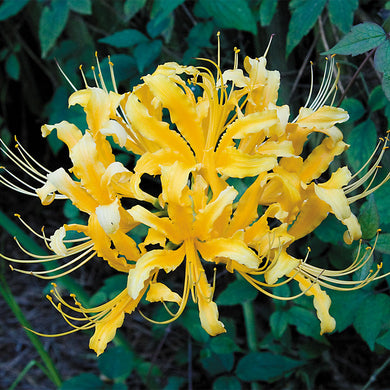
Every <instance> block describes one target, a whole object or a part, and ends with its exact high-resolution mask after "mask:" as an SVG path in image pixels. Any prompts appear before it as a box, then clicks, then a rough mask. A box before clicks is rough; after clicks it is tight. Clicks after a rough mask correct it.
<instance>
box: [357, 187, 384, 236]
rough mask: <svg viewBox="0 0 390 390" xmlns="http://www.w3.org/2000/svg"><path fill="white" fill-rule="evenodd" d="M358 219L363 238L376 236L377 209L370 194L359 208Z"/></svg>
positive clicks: (377, 223) (377, 225)
mask: <svg viewBox="0 0 390 390" xmlns="http://www.w3.org/2000/svg"><path fill="white" fill-rule="evenodd" d="M358 220H359V223H360V227H361V229H362V238H363V239H364V240H370V239H371V238H373V237H375V236H376V232H377V230H378V228H379V214H378V209H377V208H376V203H375V199H374V197H373V196H372V195H371V196H369V197H368V201H367V202H365V203H364V204H363V205H362V207H361V208H360V215H359V218H358Z"/></svg>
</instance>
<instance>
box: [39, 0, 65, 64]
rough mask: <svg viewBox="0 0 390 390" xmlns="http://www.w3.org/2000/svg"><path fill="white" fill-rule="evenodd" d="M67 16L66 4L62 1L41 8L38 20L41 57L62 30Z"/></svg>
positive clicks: (53, 1)
mask: <svg viewBox="0 0 390 390" xmlns="http://www.w3.org/2000/svg"><path fill="white" fill-rule="evenodd" d="M68 15H69V8H68V3H67V2H66V1H64V0H52V1H51V2H50V3H49V5H48V6H45V7H44V8H43V11H42V14H41V17H40V19H39V41H40V43H41V51H42V57H46V55H47V53H48V51H49V50H50V49H51V48H52V47H53V46H54V44H55V42H56V40H57V38H58V37H59V36H60V34H61V33H62V31H63V30H64V28H65V26H66V22H67V20H68Z"/></svg>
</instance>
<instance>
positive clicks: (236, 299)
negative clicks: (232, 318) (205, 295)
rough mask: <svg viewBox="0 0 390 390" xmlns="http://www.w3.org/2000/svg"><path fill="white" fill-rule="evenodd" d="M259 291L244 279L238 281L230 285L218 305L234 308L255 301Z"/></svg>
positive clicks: (220, 297) (222, 294)
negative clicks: (233, 306)
mask: <svg viewBox="0 0 390 390" xmlns="http://www.w3.org/2000/svg"><path fill="white" fill-rule="evenodd" d="M257 293H258V291H257V290H256V289H255V288H254V287H253V286H251V285H250V284H249V283H248V282H246V281H245V280H243V279H236V280H235V281H233V282H231V283H229V285H228V286H227V287H226V288H225V290H223V291H222V292H221V293H220V294H219V296H218V299H217V304H218V305H225V306H232V305H238V304H241V303H243V302H245V301H253V300H254V299H255V298H256V296H257Z"/></svg>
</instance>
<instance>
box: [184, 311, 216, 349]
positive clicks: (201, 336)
mask: <svg viewBox="0 0 390 390" xmlns="http://www.w3.org/2000/svg"><path fill="white" fill-rule="evenodd" d="M178 321H179V322H180V323H181V324H182V325H183V327H184V328H185V329H187V330H188V332H189V333H190V334H191V336H192V337H193V339H194V340H196V341H199V342H200V343H205V342H207V341H208V340H209V339H210V335H209V334H208V333H207V332H206V331H205V330H204V329H203V328H202V326H201V324H200V320H199V310H198V309H197V308H196V307H195V305H193V304H190V306H188V305H187V308H186V310H185V311H184V313H183V314H182V315H181V316H180V318H179V319H178Z"/></svg>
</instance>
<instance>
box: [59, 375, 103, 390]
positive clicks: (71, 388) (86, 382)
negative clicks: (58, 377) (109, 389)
mask: <svg viewBox="0 0 390 390" xmlns="http://www.w3.org/2000/svg"><path fill="white" fill-rule="evenodd" d="M75 389H77V390H104V389H105V384H104V383H103V382H102V380H101V379H100V378H98V377H97V376H96V375H94V374H81V375H78V376H75V377H73V378H71V379H69V380H67V381H65V382H64V383H63V384H62V385H61V387H60V388H59V390H75Z"/></svg>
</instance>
